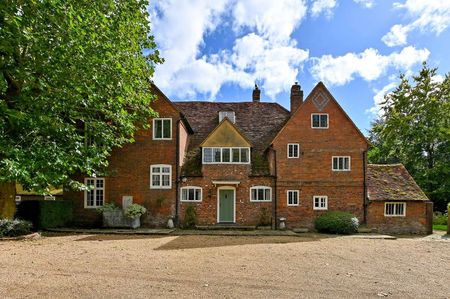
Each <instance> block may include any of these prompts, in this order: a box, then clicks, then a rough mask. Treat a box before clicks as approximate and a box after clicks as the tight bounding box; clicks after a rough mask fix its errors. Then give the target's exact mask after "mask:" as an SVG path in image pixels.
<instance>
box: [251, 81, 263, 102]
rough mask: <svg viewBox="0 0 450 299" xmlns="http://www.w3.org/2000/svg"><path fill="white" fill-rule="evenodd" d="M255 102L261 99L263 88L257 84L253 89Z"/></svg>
mask: <svg viewBox="0 0 450 299" xmlns="http://www.w3.org/2000/svg"><path fill="white" fill-rule="evenodd" d="M252 97H253V102H260V101H261V90H260V89H259V88H258V85H256V84H255V89H253V95H252Z"/></svg>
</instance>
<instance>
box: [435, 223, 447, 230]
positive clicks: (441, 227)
mask: <svg viewBox="0 0 450 299" xmlns="http://www.w3.org/2000/svg"><path fill="white" fill-rule="evenodd" d="M433 229H434V230H443V231H447V225H443V224H433Z"/></svg>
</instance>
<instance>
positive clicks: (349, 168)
mask: <svg viewBox="0 0 450 299" xmlns="http://www.w3.org/2000/svg"><path fill="white" fill-rule="evenodd" d="M335 158H336V159H339V158H344V159H345V158H348V169H335V168H334V159H335ZM338 166H339V160H338ZM331 169H332V170H333V171H351V170H352V157H351V156H332V157H331Z"/></svg>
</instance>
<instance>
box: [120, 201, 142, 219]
mask: <svg viewBox="0 0 450 299" xmlns="http://www.w3.org/2000/svg"><path fill="white" fill-rule="evenodd" d="M146 212H147V209H146V208H144V207H143V206H141V205H138V204H137V203H134V204H132V205H131V206H129V207H128V208H127V209H126V210H125V216H127V217H128V218H131V219H133V218H138V217H141V216H142V215H144V214H145V213H146Z"/></svg>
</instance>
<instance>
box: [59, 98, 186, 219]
mask: <svg viewBox="0 0 450 299" xmlns="http://www.w3.org/2000/svg"><path fill="white" fill-rule="evenodd" d="M152 107H153V108H154V109H155V110H156V111H157V112H158V113H159V117H168V118H169V117H170V118H172V139H171V140H153V133H152V128H150V129H148V130H140V131H138V132H137V133H136V134H135V142H134V143H132V144H126V145H124V146H123V147H122V148H117V149H114V150H113V152H112V154H111V157H110V159H109V167H108V171H109V172H110V175H109V177H107V178H105V202H115V203H116V204H118V205H119V206H121V205H122V196H133V202H134V203H138V204H142V205H143V206H145V207H146V208H147V210H148V213H147V214H146V215H144V216H143V217H142V218H141V220H142V222H143V224H144V225H160V226H161V225H165V224H166V223H167V219H168V217H169V216H172V215H173V216H174V215H175V197H176V166H177V165H176V134H177V127H178V120H179V113H178V112H177V111H176V110H175V108H174V107H173V106H172V104H171V103H169V102H168V101H166V100H164V99H161V97H159V99H158V100H157V101H155V102H154V103H153V104H152ZM152 164H169V165H171V166H172V188H171V189H150V165H152ZM79 180H83V177H81V176H80V177H79ZM64 195H65V197H66V198H69V199H73V200H74V202H75V207H74V208H75V211H74V214H75V215H74V216H75V217H74V219H75V220H76V222H77V224H79V225H91V226H98V225H100V224H101V217H100V215H99V214H98V213H97V212H95V211H93V210H92V209H85V208H84V192H70V191H69V192H65V194H64Z"/></svg>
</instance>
